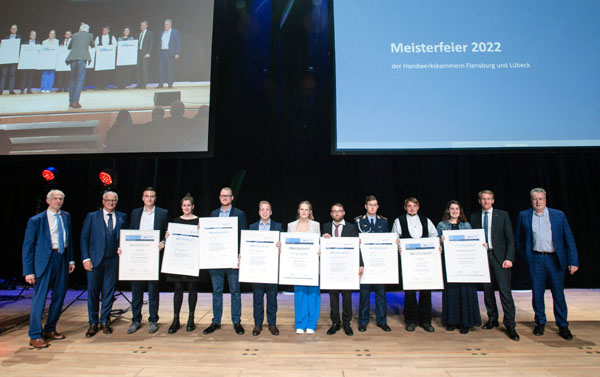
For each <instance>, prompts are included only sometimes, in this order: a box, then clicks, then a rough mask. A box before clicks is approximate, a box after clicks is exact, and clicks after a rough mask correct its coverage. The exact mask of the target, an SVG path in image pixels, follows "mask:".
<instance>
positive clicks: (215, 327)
mask: <svg viewBox="0 0 600 377" xmlns="http://www.w3.org/2000/svg"><path fill="white" fill-rule="evenodd" d="M220 328H221V325H217V324H216V323H214V322H213V323H211V324H210V326H208V327H207V328H205V329H204V331H202V334H204V335H208V334H211V333H213V332H215V330H218V329H220Z"/></svg>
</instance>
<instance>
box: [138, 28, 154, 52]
mask: <svg viewBox="0 0 600 377" xmlns="http://www.w3.org/2000/svg"><path fill="white" fill-rule="evenodd" d="M141 35H142V32H140V34H139V35H138V40H139V37H140V36H141ZM152 46H154V34H152V32H151V31H150V30H148V29H146V35H145V36H144V40H143V41H142V48H141V49H140V50H139V51H140V53H141V54H142V55H146V54H152ZM139 47H140V46H138V48H139Z"/></svg>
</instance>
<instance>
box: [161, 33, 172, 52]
mask: <svg viewBox="0 0 600 377" xmlns="http://www.w3.org/2000/svg"><path fill="white" fill-rule="evenodd" d="M171 30H173V29H169V31H164V32H163V35H162V39H161V44H160V49H161V50H168V49H169V40H170V39H171Z"/></svg>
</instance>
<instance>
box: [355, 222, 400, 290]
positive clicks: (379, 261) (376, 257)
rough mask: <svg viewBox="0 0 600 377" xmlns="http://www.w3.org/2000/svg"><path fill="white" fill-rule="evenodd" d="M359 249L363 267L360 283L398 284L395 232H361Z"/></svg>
mask: <svg viewBox="0 0 600 377" xmlns="http://www.w3.org/2000/svg"><path fill="white" fill-rule="evenodd" d="M359 237H360V251H361V254H362V258H363V263H364V264H365V268H364V271H363V275H362V276H361V278H360V283H361V284H398V283H399V282H400V281H399V271H398V245H397V244H396V239H397V238H398V236H397V235H396V233H361V234H360V235H359Z"/></svg>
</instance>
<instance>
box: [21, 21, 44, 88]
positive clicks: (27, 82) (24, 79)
mask: <svg viewBox="0 0 600 377" xmlns="http://www.w3.org/2000/svg"><path fill="white" fill-rule="evenodd" d="M21 44H22V45H39V44H40V42H39V41H38V40H37V32H36V31H35V30H31V31H30V32H29V39H27V40H21ZM20 71H21V94H23V93H25V90H27V94H31V87H32V86H33V76H35V74H36V73H37V70H36V69H21V70H20Z"/></svg>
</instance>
